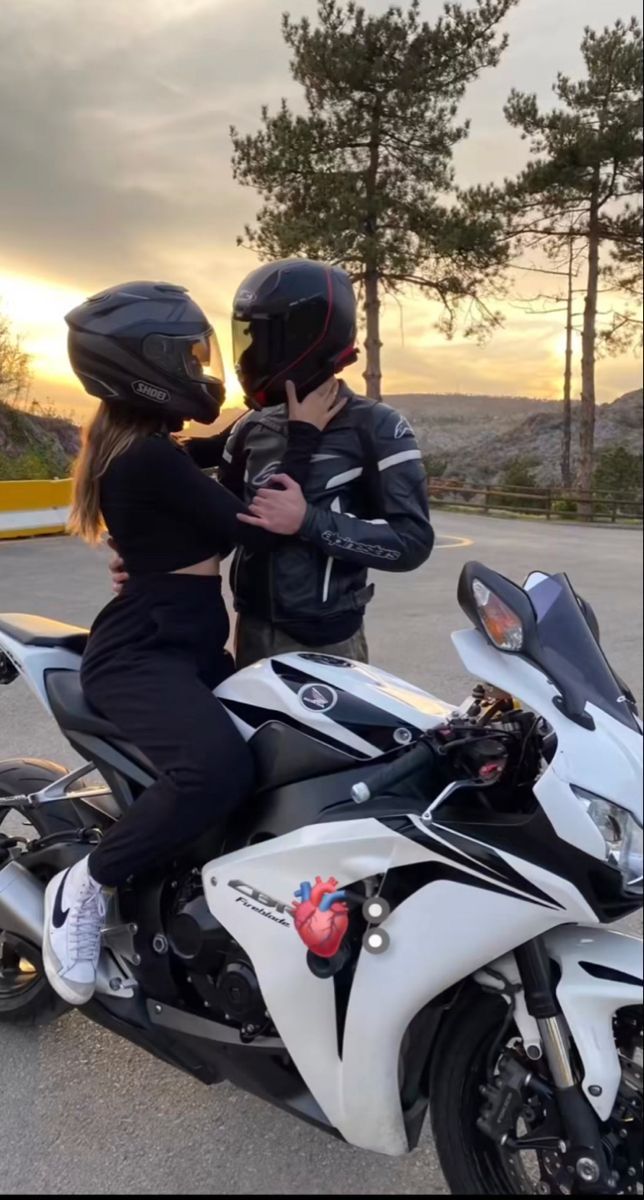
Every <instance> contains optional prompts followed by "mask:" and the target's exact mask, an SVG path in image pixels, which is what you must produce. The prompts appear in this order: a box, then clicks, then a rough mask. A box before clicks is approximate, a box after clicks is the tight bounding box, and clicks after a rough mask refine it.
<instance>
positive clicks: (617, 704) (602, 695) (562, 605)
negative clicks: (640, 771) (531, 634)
mask: <svg viewBox="0 0 644 1200" xmlns="http://www.w3.org/2000/svg"><path fill="white" fill-rule="evenodd" d="M526 590H527V592H528V595H529V597H530V600H531V601H532V604H533V607H534V610H535V613H536V617H537V631H538V635H539V643H540V652H539V662H538V665H539V666H541V667H542V668H543V670H544V671H545V672H546V674H547V675H548V676H549V678H550V679H552V680H553V682H554V683H555V684H556V685H558V686H560V687H561V688H562V692H563V693H565V694H564V700H565V701H566V700H569V699H572V700H573V701H574V703H575V706H576V707H577V706H578V710H579V711H583V709H584V708H585V706H586V704H594V705H595V706H596V707H597V708H600V709H603V711H604V712H607V713H609V714H610V716H611V717H614V718H615V720H617V721H620V722H621V723H622V725H626V726H628V728H630V729H634V730H635V731H636V732H638V733H639V732H641V730H640V726H639V724H638V721H637V718H636V717H635V716H634V714H633V712H632V710H631V707H630V705H629V702H628V698H627V697H626V696H625V695H624V689H623V687H622V685H621V684H620V683H619V680H618V679H617V677H616V675H615V674H614V673H613V670H612V668H611V666H610V664H609V663H608V660H607V659H606V657H605V655H604V652H603V650H602V649H601V646H600V645H599V642H598V641H597V639H596V638H595V636H594V634H593V633H592V631H591V629H590V626H589V625H588V622H587V621H586V618H585V617H584V614H583V612H582V609H581V607H580V605H579V601H578V600H577V597H576V595H575V592H574V591H573V589H572V587H571V584H570V581H569V579H568V577H567V576H566V575H541V576H536V575H535V576H532V578H531V579H530V580H529V581H528V586H527V589H526Z"/></svg>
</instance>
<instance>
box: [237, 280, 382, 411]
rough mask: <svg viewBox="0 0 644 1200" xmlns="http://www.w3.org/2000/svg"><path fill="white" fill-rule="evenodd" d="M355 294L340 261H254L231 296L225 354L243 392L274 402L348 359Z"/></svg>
mask: <svg viewBox="0 0 644 1200" xmlns="http://www.w3.org/2000/svg"><path fill="white" fill-rule="evenodd" d="M355 341H356V298H355V295H354V292H353V287H352V285H351V280H350V279H349V276H348V275H347V273H346V272H345V271H343V270H342V269H341V268H340V267H332V266H329V265H328V264H327V263H322V262H311V261H310V260H308V259H305V258H289V259H284V260H283V261H282V262H274V263H268V264H267V265H266V266H264V267H258V268H257V270H256V271H252V272H251V274H250V275H248V276H247V278H246V279H245V280H244V282H243V283H242V284H240V286H239V288H238V290H237V294H236V296H235V299H234V301H233V355H234V359H235V370H236V371H237V377H238V379H239V382H240V384H241V386H242V388H243V390H244V395H245V396H246V398H247V400H248V401H249V402H250V403H251V404H252V405H254V406H256V407H263V406H264V405H270V404H281V403H282V402H283V401H284V400H285V398H286V394H285V384H286V381H287V380H288V379H290V380H292V382H293V383H294V384H295V387H296V389H297V393H298V396H299V397H300V399H303V398H304V396H305V395H306V394H307V392H310V391H312V390H313V389H314V388H316V387H318V386H319V385H320V384H321V383H324V382H325V380H327V379H330V378H331V376H332V375H335V374H337V373H338V372H339V371H341V370H343V368H344V367H347V366H348V365H349V364H350V363H353V362H355V361H356V359H357V357H358V351H357V350H356V346H355Z"/></svg>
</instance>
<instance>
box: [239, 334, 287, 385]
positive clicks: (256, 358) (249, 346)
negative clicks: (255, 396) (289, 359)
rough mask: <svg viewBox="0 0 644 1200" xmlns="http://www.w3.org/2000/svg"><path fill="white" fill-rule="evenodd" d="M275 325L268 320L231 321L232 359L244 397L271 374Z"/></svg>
mask: <svg viewBox="0 0 644 1200" xmlns="http://www.w3.org/2000/svg"><path fill="white" fill-rule="evenodd" d="M278 324H279V322H276V321H275V320H274V319H273V320H271V318H270V317H252V318H249V317H233V359H234V363H235V371H236V372H237V378H238V379H239V382H240V383H241V385H242V388H243V389H244V392H245V393H246V395H250V394H252V393H253V392H255V391H256V390H257V389H258V388H259V387H261V385H262V381H263V380H264V379H266V377H267V375H269V374H270V372H271V364H272V362H273V359H274V354H275V347H274V346H273V345H272V344H271V332H272V330H271V327H272V326H275V325H278ZM273 332H274V331H273Z"/></svg>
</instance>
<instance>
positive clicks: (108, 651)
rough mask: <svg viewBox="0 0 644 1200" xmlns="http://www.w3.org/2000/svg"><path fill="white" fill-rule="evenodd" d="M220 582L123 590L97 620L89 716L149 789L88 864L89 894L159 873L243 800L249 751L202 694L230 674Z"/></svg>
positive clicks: (88, 674)
mask: <svg viewBox="0 0 644 1200" xmlns="http://www.w3.org/2000/svg"><path fill="white" fill-rule="evenodd" d="M227 637H228V616H227V613H226V608H225V605H224V602H223V599H222V596H221V584H220V580H219V579H214V578H202V577H198V576H191V575H187V576H186V575H162V576H156V577H154V578H147V579H146V580H144V581H141V580H133V581H131V582H130V583H129V584H128V585H127V587H126V588H125V590H124V592H123V593H122V595H121V596H120V597H119V598H118V599H117V600H114V601H112V603H111V604H109V605H108V606H107V608H106V609H104V610H103V612H102V613H100V614H99V617H98V618H97V620H96V622H95V624H94V627H93V629H92V632H91V635H90V639H89V642H88V646H87V650H86V652H85V656H84V658H83V666H82V672H81V678H82V682H83V689H84V691H85V695H86V697H87V699H88V701H89V703H90V704H91V705H92V707H93V708H96V710H97V711H98V712H100V713H102V714H103V715H104V716H106V717H107V718H108V719H109V720H110V721H112V722H113V723H114V724H115V725H117V726H118V728H119V729H120V730H121V731H122V733H123V735H124V737H125V738H127V739H128V741H131V742H132V743H133V744H134V745H136V746H137V747H138V748H139V749H140V750H142V751H143V753H144V754H145V755H147V757H148V758H149V759H150V761H151V762H152V763H153V765H154V766H155V767H156V769H157V770H158V771H159V778H158V780H156V781H155V783H153V784H152V786H151V787H149V788H148V789H147V790H146V791H145V792H144V793H143V794H142V795H141V796H140V797H139V798H138V799H137V800H136V802H135V804H134V805H133V806H132V808H131V809H129V810H128V812H127V813H126V814H125V815H124V816H123V817H121V819H120V820H119V821H118V822H117V824H116V825H115V826H114V828H113V829H112V830H110V831H109V833H108V834H107V835H106V836H105V837H104V838H103V840H102V841H101V842H100V844H99V845H98V846H97V848H96V849H95V850H93V851H92V853H91V855H90V863H89V865H90V871H91V873H92V876H93V877H94V879H96V881H97V882H98V883H101V884H103V885H104V886H106V887H118V886H119V885H120V884H122V883H125V881H126V880H127V879H128V878H129V877H130V876H131V875H137V874H140V873H141V872H143V871H146V870H148V869H150V868H152V867H158V866H163V865H164V864H165V863H166V862H169V860H170V859H171V858H172V857H173V855H174V853H175V852H176V851H177V850H178V849H181V848H182V847H184V846H186V845H187V844H189V843H190V842H192V841H195V840H196V839H197V838H198V837H200V836H201V834H203V833H205V832H206V831H207V830H208V829H212V828H214V827H217V826H220V825H222V824H223V821H224V820H225V818H226V817H227V815H228V814H229V813H230V812H231V811H232V810H233V809H234V808H236V807H237V806H238V805H240V804H241V803H242V802H243V801H244V799H245V798H246V797H247V796H249V795H250V793H251V791H252V787H253V765H252V756H251V752H250V750H249V749H248V746H247V745H246V743H245V741H244V739H243V738H242V736H241V734H240V733H239V732H238V730H237V729H236V728H235V726H234V724H233V722H232V720H231V718H230V717H229V716H228V713H227V712H226V710H225V709H224V708H223V706H222V705H221V704H220V702H219V701H218V700H217V699H216V698H215V697H214V696H213V694H212V688H214V687H216V685H217V684H218V683H220V682H221V680H222V679H224V678H226V676H227V675H229V674H230V672H231V669H232V667H231V660H230V658H229V656H228V655H227V654H226V652H225V649H224V647H225V644H226V640H227Z"/></svg>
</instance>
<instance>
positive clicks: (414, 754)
mask: <svg viewBox="0 0 644 1200" xmlns="http://www.w3.org/2000/svg"><path fill="white" fill-rule="evenodd" d="M433 757H434V751H433V750H432V748H431V746H430V745H429V743H428V742H427V741H426V739H425V738H421V740H420V741H419V742H417V743H416V745H415V746H413V747H412V749H411V750H408V751H407V752H406V753H405V754H402V755H401V756H400V758H396V759H395V760H394V762H391V763H387V764H386V765H385V766H384V767H382V768H381V769H380V770H379V771H376V772H375V774H374V775H372V777H371V779H370V780H369V783H364V782H361V783H354V785H353V787H352V788H351V799H352V800H353V801H354V803H355V804H366V803H367V802H368V801H369V800H373V799H374V797H375V796H381V795H384V794H385V793H386V792H388V791H390V790H391V788H394V787H397V786H398V784H400V783H404V781H405V779H409V778H410V776H412V775H415V773H416V771H418V770H419V769H420V768H421V767H422V766H423V765H424V764H425V763H426V761H427V760H428V759H430V758H432V759H433Z"/></svg>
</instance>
